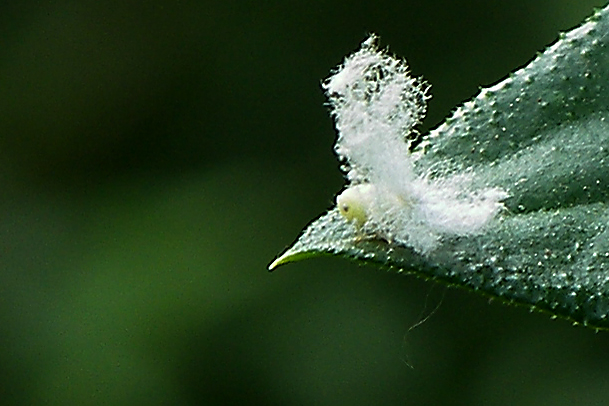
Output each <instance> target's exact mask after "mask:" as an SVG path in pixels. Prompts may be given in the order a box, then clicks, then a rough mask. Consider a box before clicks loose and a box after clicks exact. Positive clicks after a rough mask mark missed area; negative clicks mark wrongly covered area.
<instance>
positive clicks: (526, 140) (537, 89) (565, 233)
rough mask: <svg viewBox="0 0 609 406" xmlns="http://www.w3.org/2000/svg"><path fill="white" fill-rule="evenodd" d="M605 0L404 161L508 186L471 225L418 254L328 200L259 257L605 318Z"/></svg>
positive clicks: (608, 51)
mask: <svg viewBox="0 0 609 406" xmlns="http://www.w3.org/2000/svg"><path fill="white" fill-rule="evenodd" d="M608 110H609V7H606V8H604V9H602V10H599V11H597V12H596V13H595V14H594V15H593V16H592V17H591V18H589V19H588V20H587V21H586V22H585V23H584V24H582V25H581V26H579V27H578V28H576V29H574V30H572V31H571V32H569V33H567V34H562V35H561V38H560V40H559V41H557V42H556V43H555V44H554V45H552V46H551V47H549V48H548V49H547V50H546V51H545V52H544V53H543V54H540V55H538V56H537V57H536V58H535V59H534V60H533V61H532V62H531V63H529V65H528V66H526V67H525V68H522V69H520V70H518V71H516V72H514V73H513V74H511V75H510V76H509V77H508V78H506V79H505V80H503V81H502V82H500V83H498V84H497V85H495V86H493V87H491V88H488V89H483V90H482V91H481V92H480V93H479V94H478V96H476V97H475V98H474V99H472V100H471V101H469V102H467V103H465V104H464V105H463V106H461V107H459V108H458V109H457V110H456V111H455V112H454V114H453V115H452V117H450V118H448V119H447V120H446V121H445V123H444V124H442V125H441V126H440V127H438V128H437V129H435V130H433V131H432V132H431V133H429V134H428V135H427V136H426V137H425V140H424V142H423V143H422V144H421V145H420V146H419V147H418V149H417V153H418V154H420V156H419V157H418V159H417V161H416V167H417V168H418V169H420V170H422V171H424V170H430V169H431V168H434V169H435V168H440V169H438V170H441V171H442V173H443V174H449V175H450V174H459V173H462V172H463V171H468V172H471V173H472V174H474V175H475V176H474V179H477V181H478V182H481V184H484V185H492V186H497V187H500V188H502V189H504V190H506V191H508V193H509V196H510V197H509V198H508V199H506V200H505V201H504V203H505V206H506V210H505V212H504V213H502V214H501V215H500V216H499V218H498V219H497V221H494V222H493V223H492V224H490V225H489V226H488V228H487V229H486V230H485V232H484V233H483V234H481V235H475V236H468V237H450V238H445V239H444V240H443V241H442V243H441V245H440V246H439V247H438V248H437V249H435V250H434V251H433V252H431V253H428V254H426V255H421V254H418V253H416V252H415V251H414V250H412V249H411V248H409V247H405V246H400V245H398V244H396V243H392V242H391V241H385V240H383V239H381V238H378V237H377V236H362V235H361V233H360V232H359V231H358V230H357V229H356V227H355V226H354V225H353V224H351V223H348V222H347V221H346V220H345V219H344V218H343V217H342V216H341V215H340V213H339V212H338V210H337V209H332V210H330V211H329V212H328V213H326V214H325V215H323V216H321V217H320V218H319V219H317V220H315V221H314V222H313V223H312V224H310V225H309V226H308V228H307V229H306V230H305V231H304V232H303V234H302V235H301V236H300V238H299V239H298V241H297V242H296V243H295V244H294V245H293V246H292V247H291V248H289V249H288V250H287V251H286V252H284V253H283V254H282V255H281V256H280V257H279V258H277V259H276V260H275V261H274V262H273V263H272V264H271V265H270V266H269V269H271V270H272V269H274V268H276V267H277V266H279V265H282V264H286V263H289V262H293V261H298V260H301V259H304V258H308V257H314V256H320V255H340V256H344V257H347V258H350V259H355V260H358V261H363V262H367V263H374V264H378V265H380V266H382V267H386V268H393V269H397V270H399V271H404V272H408V273H413V274H416V275H419V276H422V277H426V278H431V279H435V280H440V281H444V282H446V283H449V284H452V285H458V286H461V287H465V288H469V289H471V290H475V291H479V292H481V293H483V294H486V295H490V296H492V297H496V298H500V299H503V300H505V301H507V302H511V303H518V304H523V305H527V306H530V307H531V308H533V309H537V310H544V311H548V312H550V313H551V314H553V315H555V316H560V317H564V318H568V319H570V320H572V321H574V322H578V323H582V324H584V325H587V326H591V327H594V328H609V316H608V313H609V230H608V225H609V206H608V201H609V112H608Z"/></svg>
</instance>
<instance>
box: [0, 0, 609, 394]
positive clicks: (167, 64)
mask: <svg viewBox="0 0 609 406" xmlns="http://www.w3.org/2000/svg"><path fill="white" fill-rule="evenodd" d="M602 5H603V2H600V1H592V0H562V1H557V0H539V1H538V0H535V1H533V0H518V1H512V2H509V3H507V2H481V1H474V0H467V1H459V2H455V1H450V0H443V1H439V0H438V1H426V2H421V1H393V2H387V1H381V2H336V1H335V2H332V1H330V2H328V1H323V2H322V1H313V2H311V1H295V2H247V1H241V2H215V3H211V2H195V1H190V2H189V1H179V2H160V1H151V2H146V3H145V4H136V3H133V4H130V3H128V2H93V1H83V2H68V1H49V2H32V1H27V0H26V1H22V2H15V4H13V5H2V6H0V34H1V35H0V111H2V114H1V115H0V180H1V181H2V185H3V193H2V195H1V197H0V205H1V207H2V210H1V211H0V238H2V251H1V255H0V264H1V267H0V344H2V345H1V346H0V404H2V405H38V404H48V405H97V404H99V405H101V404H105V405H106V404H109V405H157V404H158V405H161V404H163V405H226V404H239V405H241V404H250V405H254V404H261V405H307V404H315V405H370V404H379V405H410V404H412V405H415V404H416V405H438V404H451V405H513V404H518V405H544V404H552V405H561V404H565V405H567V404H568V405H571V404H578V405H593V404H601V403H603V402H604V401H606V397H607V395H606V394H607V393H608V391H609V368H608V367H607V365H609V362H608V361H609V354H608V353H606V348H607V345H608V344H609V339H608V336H607V333H599V334H594V332H593V331H591V330H587V329H583V328H573V327H572V326H570V325H569V324H568V323H567V322H565V321H551V320H550V319H549V317H548V316H546V315H541V314H530V313H528V312H527V311H526V309H522V308H512V307H507V306H504V305H500V304H490V305H489V304H488V302H487V300H485V299H484V298H480V297H477V296H475V295H473V294H471V293H468V292H463V291H455V290H452V289H447V288H444V287H442V286H439V285H436V284H434V283H431V282H425V281H421V280H417V279H415V278H413V277H408V276H403V275H397V274H392V273H386V272H383V271H379V270H377V269H374V268H360V267H357V266H354V265H353V264H351V263H348V262H346V261H342V260H339V259H333V258H329V259H325V260H312V261H309V262H304V263H299V264H294V265H290V266H287V267H285V268H281V269H280V270H278V271H276V272H275V273H273V274H269V273H267V272H266V266H267V265H268V263H269V262H270V261H271V260H272V259H273V257H274V255H276V254H277V253H279V252H280V251H281V250H282V249H283V248H284V247H285V246H286V245H288V244H289V243H290V242H292V241H293V239H295V238H296V237H297V235H298V233H299V231H300V230H301V229H302V228H303V227H304V226H305V225H306V224H307V222H308V221H310V220H312V219H314V218H315V217H316V216H317V215H319V214H320V213H322V212H323V211H324V210H325V209H326V208H328V207H329V206H330V205H331V202H332V197H333V194H334V193H336V192H337V191H339V189H340V187H341V185H342V182H343V181H342V176H341V174H340V171H339V170H338V163H337V161H336V159H335V157H334V155H333V153H332V146H333V142H334V130H333V124H332V121H331V119H330V117H329V116H328V114H327V111H326V108H325V107H324V106H323V103H324V97H323V94H322V92H321V90H320V88H319V83H320V80H321V79H323V78H325V77H326V76H328V74H329V72H330V70H331V69H332V68H334V67H335V66H336V65H337V64H338V63H339V62H340V61H341V60H342V58H343V57H344V56H345V55H346V54H348V53H349V52H351V51H352V50H354V49H356V48H357V47H358V46H359V43H360V41H361V40H363V39H364V38H365V36H366V34H367V33H368V32H375V33H377V34H379V35H380V36H381V42H382V45H383V46H389V47H390V49H391V51H392V52H394V53H396V54H398V55H400V56H405V57H407V58H408V61H409V63H410V65H411V68H412V71H413V73H414V74H415V75H423V76H424V77H425V78H426V79H427V80H428V81H429V82H430V83H431V84H432V85H433V88H432V94H433V97H434V98H433V99H432V101H431V103H430V111H429V116H428V119H427V120H426V122H425V126H424V129H428V128H430V127H432V126H434V125H437V124H438V123H439V122H440V121H441V120H442V118H443V117H445V116H446V115H448V113H449V112H450V110H451V109H452V108H453V107H454V106H455V105H456V104H457V103H459V102H461V101H463V100H465V99H467V98H469V97H471V96H473V95H474V94H475V93H476V92H477V89H478V87H479V86H483V85H489V84H491V83H493V82H496V81H498V80H499V79H501V78H502V77H503V76H505V75H506V74H507V73H508V72H509V71H510V70H513V69H514V68H516V67H518V66H521V65H523V64H525V63H526V62H527V61H528V60H529V59H531V58H532V57H533V56H534V54H535V52H536V51H538V50H542V49H543V48H544V47H545V46H546V45H548V44H549V43H550V42H552V41H554V40H555V39H556V38H557V35H558V31H559V30H566V29H568V28H571V27H573V26H575V25H577V24H578V23H579V22H580V21H582V20H583V18H584V17H586V16H587V15H589V14H591V12H592V8H593V7H594V6H602ZM438 305H439V307H438V310H437V311H436V312H435V313H433V309H434V308H435V307H436V306H438ZM430 313H433V315H432V316H431V317H430V319H429V320H427V321H426V322H425V323H423V324H422V325H420V326H418V327H417V328H416V329H412V330H410V327H412V326H414V325H415V324H416V323H417V322H418V321H419V320H420V319H421V318H422V317H425V316H427V315H429V314H430Z"/></svg>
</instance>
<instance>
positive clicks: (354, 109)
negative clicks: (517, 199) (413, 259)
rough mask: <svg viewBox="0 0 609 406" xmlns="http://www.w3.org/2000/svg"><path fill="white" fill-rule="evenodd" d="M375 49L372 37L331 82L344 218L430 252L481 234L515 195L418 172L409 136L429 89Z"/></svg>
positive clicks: (327, 84) (402, 64) (464, 177)
mask: <svg viewBox="0 0 609 406" xmlns="http://www.w3.org/2000/svg"><path fill="white" fill-rule="evenodd" d="M375 43H376V37H375V36H374V35H372V36H371V37H370V38H368V39H367V40H366V41H364V42H363V43H362V46H361V49H360V50H359V51H357V52H355V53H354V54H352V55H350V56H348V57H347V58H346V59H345V61H344V63H343V65H342V66H340V67H339V68H338V69H337V70H336V71H335V73H334V74H333V75H332V76H331V77H329V78H328V79H327V80H326V81H325V82H324V84H323V87H324V90H325V91H326V94H327V96H328V99H329V102H330V103H329V104H330V106H331V108H332V114H333V116H334V117H335V120H336V129H337V131H338V138H337V141H336V145H335V151H336V153H337V155H338V156H339V158H340V159H341V160H342V161H343V162H345V164H344V166H343V169H344V170H345V172H346V177H347V181H348V185H347V187H346V189H345V190H344V191H343V192H342V193H341V194H339V195H338V196H337V198H336V204H337V207H338V209H339V211H340V213H341V214H342V215H343V216H344V217H345V219H347V220H348V221H350V222H353V223H354V224H355V225H356V226H357V228H358V229H359V230H360V231H361V232H363V233H367V234H371V235H377V236H381V237H383V238H385V239H387V240H388V241H391V242H396V243H400V244H403V245H406V246H410V247H412V248H414V249H415V250H416V251H417V252H420V253H422V254H426V253H428V252H430V251H432V250H433V249H435V248H436V247H437V246H438V244H439V243H440V241H441V239H442V237H444V236H468V235H475V234H479V233H481V232H482V231H483V229H484V227H485V226H486V225H487V224H488V222H489V221H490V220H491V219H493V217H495V215H496V214H497V213H498V212H499V211H500V210H501V209H502V207H503V205H502V203H501V200H503V199H505V198H506V197H507V193H505V192H504V191H503V190H501V189H498V188H486V189H482V190H471V179H470V176H468V175H466V174H457V175H451V176H446V177H439V178H438V177H436V178H432V177H431V176H429V175H428V174H425V173H423V174H418V173H416V172H415V168H414V160H413V157H412V155H411V153H410V151H409V142H408V141H407V140H406V138H405V137H406V136H408V135H410V134H412V133H414V132H415V126H416V125H418V124H419V123H420V122H421V120H422V119H423V117H424V116H425V112H426V108H427V100H428V99H429V97H430V96H429V95H428V90H429V86H428V85H427V84H426V83H425V82H424V81H422V80H421V79H419V78H413V77H411V76H410V74H409V72H408V66H407V65H406V63H405V61H402V60H399V59H396V58H394V57H392V56H390V55H387V54H386V53H383V52H381V51H378V49H377V47H376V44H375Z"/></svg>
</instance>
